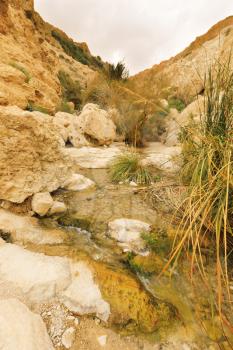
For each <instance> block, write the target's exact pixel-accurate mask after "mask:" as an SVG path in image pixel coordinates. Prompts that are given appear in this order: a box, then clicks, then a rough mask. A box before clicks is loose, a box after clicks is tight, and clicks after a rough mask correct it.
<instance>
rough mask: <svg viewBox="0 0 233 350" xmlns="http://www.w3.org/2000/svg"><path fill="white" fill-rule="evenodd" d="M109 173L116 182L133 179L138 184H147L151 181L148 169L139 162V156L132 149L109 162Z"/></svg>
mask: <svg viewBox="0 0 233 350" xmlns="http://www.w3.org/2000/svg"><path fill="white" fill-rule="evenodd" d="M110 174H111V178H112V181H113V182H116V183H119V182H121V181H122V182H127V181H134V182H136V183H137V184H139V185H148V184H150V183H151V182H152V175H151V172H150V170H149V169H148V167H147V166H144V165H142V164H141V157H140V155H139V154H138V153H137V152H136V151H134V150H131V151H127V152H125V153H124V154H122V155H120V156H118V157H116V159H115V160H114V161H113V162H112V164H111V167H110Z"/></svg>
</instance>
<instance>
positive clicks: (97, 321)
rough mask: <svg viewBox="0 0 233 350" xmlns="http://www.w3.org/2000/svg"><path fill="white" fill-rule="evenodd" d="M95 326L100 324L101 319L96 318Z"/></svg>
mask: <svg viewBox="0 0 233 350" xmlns="http://www.w3.org/2000/svg"><path fill="white" fill-rule="evenodd" d="M95 324H96V325H98V324H100V319H99V318H97V317H96V318H95Z"/></svg>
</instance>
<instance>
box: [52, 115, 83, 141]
mask: <svg viewBox="0 0 233 350" xmlns="http://www.w3.org/2000/svg"><path fill="white" fill-rule="evenodd" d="M53 122H54V124H55V125H56V126H57V127H58V128H59V130H60V135H61V137H62V138H63V140H64V142H68V141H69V142H70V143H71V144H72V145H73V146H74V147H82V146H88V145H89V142H88V141H87V139H86V138H85V136H84V134H83V130H82V128H81V126H80V123H79V120H78V117H77V115H75V114H74V115H72V114H69V113H65V112H58V113H56V114H55V117H54V119H53Z"/></svg>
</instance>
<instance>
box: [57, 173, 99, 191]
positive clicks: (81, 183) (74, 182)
mask: <svg viewBox="0 0 233 350" xmlns="http://www.w3.org/2000/svg"><path fill="white" fill-rule="evenodd" d="M94 187H95V183H94V181H92V180H90V179H88V178H86V177H85V176H83V175H80V174H73V175H72V176H71V178H70V179H68V180H67V182H66V183H65V185H64V187H63V188H65V189H66V190H68V191H84V190H89V189H92V188H94Z"/></svg>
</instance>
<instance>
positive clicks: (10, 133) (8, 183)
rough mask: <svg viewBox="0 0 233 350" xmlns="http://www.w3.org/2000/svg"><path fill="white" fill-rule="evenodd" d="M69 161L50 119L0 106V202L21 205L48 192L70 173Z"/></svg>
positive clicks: (46, 116)
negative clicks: (6, 201)
mask: <svg viewBox="0 0 233 350" xmlns="http://www.w3.org/2000/svg"><path fill="white" fill-rule="evenodd" d="M72 165H73V164H72V161H71V159H70V157H69V155H68V154H67V153H66V150H65V148H64V141H63V140H62V138H61V137H60V135H59V131H58V129H57V128H56V127H55V126H54V124H53V118H52V117H50V116H48V115H46V114H43V113H39V112H28V111H23V110H21V109H20V108H18V107H0V199H3V200H8V201H11V202H15V203H22V202H23V201H24V200H25V199H26V198H28V197H30V196H31V195H33V194H35V193H38V192H52V191H55V190H56V189H57V188H59V187H60V186H61V184H63V183H64V181H65V180H66V179H67V177H69V176H70V175H71V174H72Z"/></svg>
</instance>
